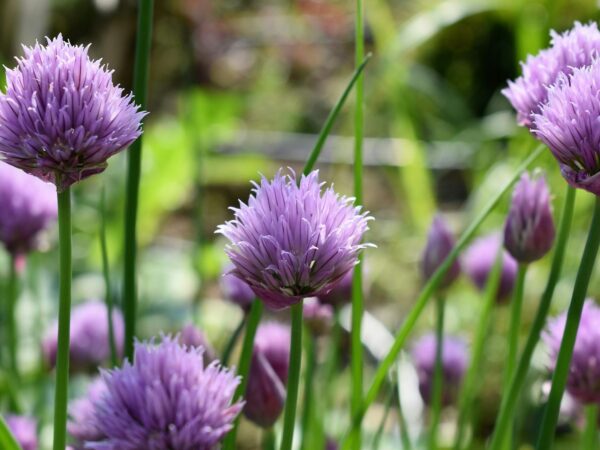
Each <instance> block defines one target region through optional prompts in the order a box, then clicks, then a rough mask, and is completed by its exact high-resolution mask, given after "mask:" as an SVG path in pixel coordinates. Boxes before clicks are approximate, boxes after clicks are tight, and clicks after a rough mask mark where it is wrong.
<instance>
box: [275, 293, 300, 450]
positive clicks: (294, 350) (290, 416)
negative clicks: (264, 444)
mask: <svg viewBox="0 0 600 450" xmlns="http://www.w3.org/2000/svg"><path fill="white" fill-rule="evenodd" d="M302 307H303V303H302V302H299V303H296V304H295V305H293V306H292V308H291V310H292V342H291V346H290V364H289V366H290V369H289V372H288V373H289V375H288V383H287V393H286V398H285V413H284V418H283V435H282V437H281V447H279V448H280V450H291V448H292V443H293V441H294V425H295V423H296V405H297V403H298V385H299V384H300V365H301V363H302Z"/></svg>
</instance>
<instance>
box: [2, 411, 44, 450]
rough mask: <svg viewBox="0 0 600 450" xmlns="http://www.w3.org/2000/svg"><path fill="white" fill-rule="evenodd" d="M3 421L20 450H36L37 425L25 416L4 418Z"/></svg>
mask: <svg viewBox="0 0 600 450" xmlns="http://www.w3.org/2000/svg"><path fill="white" fill-rule="evenodd" d="M4 420H5V422H6V425H7V426H8V428H9V429H10V431H11V433H12V434H13V436H14V437H15V439H16V441H17V442H18V444H19V445H20V446H21V449H22V450H37V448H38V439H37V430H36V428H37V423H36V421H35V420H34V419H32V418H31V417H27V416H5V417H4Z"/></svg>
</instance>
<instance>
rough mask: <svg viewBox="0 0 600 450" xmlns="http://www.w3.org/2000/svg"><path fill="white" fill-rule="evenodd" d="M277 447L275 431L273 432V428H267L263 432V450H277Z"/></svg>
mask: <svg viewBox="0 0 600 450" xmlns="http://www.w3.org/2000/svg"><path fill="white" fill-rule="evenodd" d="M276 448H277V447H276V443H275V430H273V428H272V427H271V428H267V429H265V430H263V435H262V449H263V450H275V449H276Z"/></svg>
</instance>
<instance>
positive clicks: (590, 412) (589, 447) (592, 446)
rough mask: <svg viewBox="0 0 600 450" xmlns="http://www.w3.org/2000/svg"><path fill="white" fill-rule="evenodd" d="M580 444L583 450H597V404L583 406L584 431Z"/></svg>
mask: <svg viewBox="0 0 600 450" xmlns="http://www.w3.org/2000/svg"><path fill="white" fill-rule="evenodd" d="M581 444H582V445H581V448H582V449H583V450H597V448H598V404H596V403H592V404H590V405H586V406H585V430H584V431H583V441H582V443H581Z"/></svg>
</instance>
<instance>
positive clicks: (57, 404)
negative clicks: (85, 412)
mask: <svg viewBox="0 0 600 450" xmlns="http://www.w3.org/2000/svg"><path fill="white" fill-rule="evenodd" d="M58 235H59V258H60V262H59V268H60V286H59V291H60V300H59V309H58V350H57V356H56V390H55V397H54V446H53V449H54V450H64V449H65V446H66V437H67V436H66V434H67V401H68V390H69V336H70V329H71V276H72V261H71V189H70V188H66V189H65V190H64V191H62V192H59V193H58Z"/></svg>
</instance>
